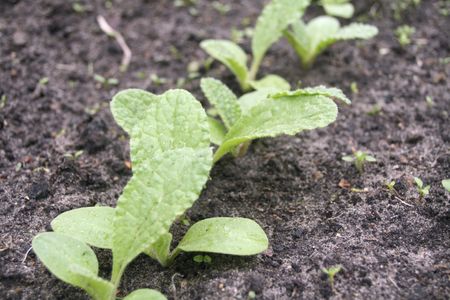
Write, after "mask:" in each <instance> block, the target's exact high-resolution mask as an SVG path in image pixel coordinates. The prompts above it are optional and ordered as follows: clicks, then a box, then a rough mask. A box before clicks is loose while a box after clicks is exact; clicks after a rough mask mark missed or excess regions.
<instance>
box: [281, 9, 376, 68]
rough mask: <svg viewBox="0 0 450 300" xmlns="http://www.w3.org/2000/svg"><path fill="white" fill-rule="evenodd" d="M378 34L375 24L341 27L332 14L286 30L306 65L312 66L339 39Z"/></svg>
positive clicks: (288, 37) (364, 37)
mask: <svg viewBox="0 0 450 300" xmlns="http://www.w3.org/2000/svg"><path fill="white" fill-rule="evenodd" d="M377 34H378V29H377V28H376V27H375V26H371V25H365V24H360V23H352V24H350V25H348V26H344V27H342V28H341V27H340V24H339V21H338V20H337V19H336V18H333V17H330V16H320V17H317V18H314V19H312V20H311V21H310V22H309V23H308V24H307V25H305V24H304V23H303V22H299V23H296V24H294V25H293V26H292V31H285V36H286V38H287V39H288V41H289V43H290V44H291V45H292V46H293V47H294V49H295V50H296V52H297V54H298V55H299V57H300V58H301V60H302V63H303V65H304V66H305V67H309V66H311V64H312V63H313V61H314V60H315V58H316V57H317V56H318V55H319V54H320V53H321V52H322V51H324V50H325V49H326V48H328V47H329V46H331V45H332V44H334V43H336V42H338V41H341V40H350V39H370V38H372V37H374V36H375V35H377Z"/></svg>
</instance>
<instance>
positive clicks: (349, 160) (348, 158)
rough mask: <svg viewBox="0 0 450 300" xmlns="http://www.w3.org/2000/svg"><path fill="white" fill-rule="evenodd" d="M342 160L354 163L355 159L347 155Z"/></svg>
mask: <svg viewBox="0 0 450 300" xmlns="http://www.w3.org/2000/svg"><path fill="white" fill-rule="evenodd" d="M342 160H343V161H346V162H354V161H355V158H354V157H353V156H351V155H346V156H343V157H342Z"/></svg>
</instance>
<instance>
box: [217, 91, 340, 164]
mask: <svg viewBox="0 0 450 300" xmlns="http://www.w3.org/2000/svg"><path fill="white" fill-rule="evenodd" d="M336 117H337V106H336V104H335V103H334V102H333V100H331V99H330V98H328V97H325V96H321V95H314V96H309V95H306V96H304V95H299V96H297V95H295V96H282V97H278V98H276V99H273V98H269V99H265V100H264V101H262V102H261V103H259V104H258V105H256V106H254V107H253V108H252V109H251V110H250V112H249V113H248V114H246V115H243V116H242V117H241V118H240V119H239V121H238V122H236V124H235V125H234V126H233V127H232V128H231V129H230V131H229V132H228V133H227V135H226V137H225V140H224V141H223V143H222V145H221V146H220V147H219V149H217V151H216V153H215V154H214V161H215V162H216V161H218V160H219V159H220V158H221V157H222V156H223V155H225V154H226V153H228V152H230V151H231V150H232V149H233V148H234V147H236V146H237V145H239V144H241V143H244V142H247V141H251V140H254V139H257V138H263V137H274V136H277V135H281V134H288V135H294V134H297V133H299V132H301V131H303V130H311V129H315V128H321V127H325V126H327V125H329V124H330V123H332V122H334V121H335V120H336Z"/></svg>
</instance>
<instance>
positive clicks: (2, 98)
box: [0, 94, 8, 109]
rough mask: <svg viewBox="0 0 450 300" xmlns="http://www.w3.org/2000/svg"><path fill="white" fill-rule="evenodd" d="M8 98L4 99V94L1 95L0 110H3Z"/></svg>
mask: <svg viewBox="0 0 450 300" xmlns="http://www.w3.org/2000/svg"><path fill="white" fill-rule="evenodd" d="M7 99H8V98H7V97H6V95H5V94H3V95H2V97H0V109H2V108H4V107H5V106H6V100H7Z"/></svg>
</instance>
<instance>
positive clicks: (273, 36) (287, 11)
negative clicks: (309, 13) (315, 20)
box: [252, 0, 310, 62]
mask: <svg viewBox="0 0 450 300" xmlns="http://www.w3.org/2000/svg"><path fill="white" fill-rule="evenodd" d="M309 3H310V1H309V0H272V2H270V3H269V4H268V5H266V7H264V9H263V11H262V13H261V15H260V16H259V17H258V20H257V22H256V26H255V32H254V34H253V39H252V51H253V59H254V60H255V61H257V62H260V61H261V60H262V58H263V57H264V55H265V53H266V52H267V50H268V49H269V48H270V46H271V45H272V44H273V43H275V42H276V41H278V39H280V37H281V36H282V34H283V30H285V29H286V28H287V27H288V26H289V24H292V23H293V22H295V21H298V20H299V19H300V18H301V16H302V15H303V13H304V11H305V9H306V8H307V7H308V5H309Z"/></svg>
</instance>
